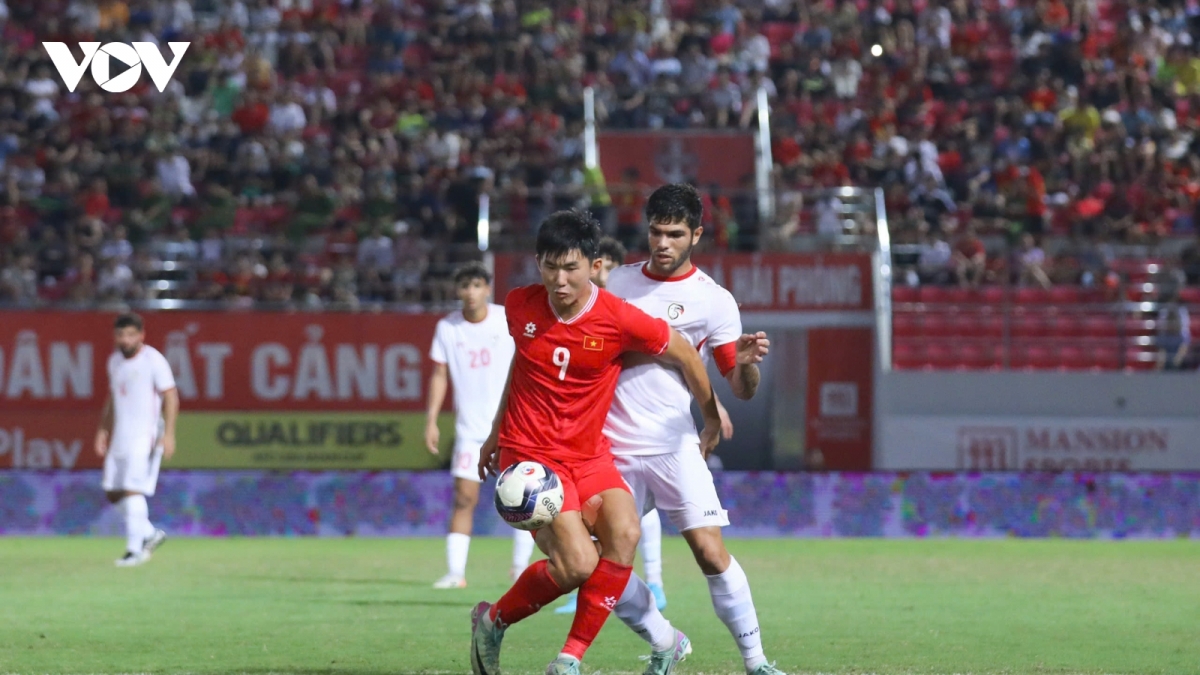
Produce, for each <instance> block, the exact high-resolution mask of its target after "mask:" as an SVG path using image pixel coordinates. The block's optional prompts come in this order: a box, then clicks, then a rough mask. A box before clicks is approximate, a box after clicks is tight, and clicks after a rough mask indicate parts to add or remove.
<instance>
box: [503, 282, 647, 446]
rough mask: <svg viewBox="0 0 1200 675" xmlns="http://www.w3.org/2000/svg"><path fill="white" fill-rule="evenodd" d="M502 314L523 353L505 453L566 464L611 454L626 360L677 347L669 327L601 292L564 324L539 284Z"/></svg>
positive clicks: (508, 302)
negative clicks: (612, 418) (616, 395)
mask: <svg viewBox="0 0 1200 675" xmlns="http://www.w3.org/2000/svg"><path fill="white" fill-rule="evenodd" d="M504 312H505V314H506V316H507V317H508V332H509V333H510V334H512V337H513V341H514V342H516V345H517V352H516V357H515V358H514V359H513V371H512V384H511V385H510V387H509V392H508V409H507V411H506V412H505V415H504V419H503V420H502V421H501V425H500V447H502V448H512V449H514V450H520V451H521V452H523V453H525V454H527V455H535V456H536V455H544V456H545V457H546V458H547V459H549V460H552V461H556V462H560V463H563V464H569V463H571V462H576V461H586V460H588V459H591V458H594V457H597V456H599V455H602V454H604V453H607V452H608V451H609V443H608V438H606V437H605V436H604V433H603V432H604V419H605V418H606V417H607V416H608V409H609V407H610V406H611V405H612V399H613V392H614V391H616V387H617V377H618V376H619V375H620V374H621V355H622V354H624V353H625V352H642V353H645V354H650V355H652V356H658V355H661V354H662V353H663V352H665V351H666V350H667V345H668V343H670V341H671V329H670V327H669V326H668V325H667V322H665V321H663V320H662V319H655V318H653V317H651V316H650V315H648V314H646V313H645V312H643V311H642V310H640V309H638V308H637V307H634V306H633V305H631V304H629V303H627V302H625V301H624V300H622V299H620V298H618V297H617V296H615V295H613V294H611V293H609V292H608V291H605V290H603V289H600V288H598V287H597V286H595V285H592V294H591V297H590V298H589V299H588V300H587V304H586V305H584V308H583V310H582V311H581V312H579V313H578V314H576V315H575V316H574V317H571V318H570V319H568V320H566V321H564V320H562V319H561V318H559V316H558V313H557V312H555V310H554V307H552V306H551V305H550V296H549V294H548V293H547V292H546V288H545V287H544V286H541V285H534V286H525V287H523V288H517V289H515V290H513V291H512V292H510V293H509V294H508V298H506V299H505V301H504Z"/></svg>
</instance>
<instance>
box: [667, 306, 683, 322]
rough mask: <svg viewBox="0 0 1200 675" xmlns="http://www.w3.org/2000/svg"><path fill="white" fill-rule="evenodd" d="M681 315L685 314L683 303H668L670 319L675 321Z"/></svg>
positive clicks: (668, 316)
mask: <svg viewBox="0 0 1200 675" xmlns="http://www.w3.org/2000/svg"><path fill="white" fill-rule="evenodd" d="M681 316H683V305H681V304H679V303H678V302H672V303H671V304H670V305H667V318H668V319H670V320H672V321H674V320H675V319H678V318H679V317H681Z"/></svg>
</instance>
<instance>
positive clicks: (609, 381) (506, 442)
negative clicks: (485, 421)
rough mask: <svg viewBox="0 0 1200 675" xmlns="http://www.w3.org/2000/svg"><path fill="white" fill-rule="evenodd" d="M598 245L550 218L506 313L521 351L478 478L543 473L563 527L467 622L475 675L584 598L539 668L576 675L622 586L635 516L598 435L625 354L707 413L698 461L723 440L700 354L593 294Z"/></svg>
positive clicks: (583, 217) (550, 530)
mask: <svg viewBox="0 0 1200 675" xmlns="http://www.w3.org/2000/svg"><path fill="white" fill-rule="evenodd" d="M599 241H600V227H599V225H598V224H597V223H596V221H595V220H593V219H592V217H591V216H589V215H587V214H585V213H580V212H575V211H559V212H557V213H554V214H553V215H551V216H550V217H549V218H547V219H546V221H545V222H544V223H542V226H541V228H540V229H539V230H538V234H537V259H538V267H539V270H540V272H541V277H542V283H541V284H535V285H532V286H525V287H523V288H518V289H516V290H514V291H512V292H511V293H509V294H508V298H507V299H506V300H505V303H504V304H505V313H506V315H507V318H508V325H509V333H510V334H511V335H512V336H513V339H514V341H515V342H516V347H517V351H516V356H515V357H514V359H513V365H512V368H511V370H510V372H509V380H508V384H507V386H506V388H505V393H504V396H503V397H502V398H501V400H500V407H499V410H498V411H497V414H496V420H495V423H494V425H493V430H492V433H491V435H490V436H489V437H488V440H487V442H486V443H484V446H483V448H482V450H481V451H480V458H479V475H480V477H482V476H484V475H485V473H486V472H489V471H490V472H492V473H495V472H498V471H499V470H500V469H501V468H502V467H508V466H511V465H513V464H515V463H517V462H522V461H533V462H540V463H541V464H543V465H545V466H547V467H549V468H550V469H551V470H552V471H554V472H555V473H556V474H557V475H558V478H559V480H560V482H561V483H562V486H563V496H564V499H563V506H562V511H561V513H560V514H559V515H558V517H556V518H555V519H554V521H553V522H551V523H550V525H549V526H547V527H544V528H542V529H540V530H538V531H537V542H538V546H539V547H540V548H541V549H542V550H543V551H545V552H546V555H547V556H548V557H549V559H548V560H539V561H538V562H535V563H534V564H532V565H530V566H529V567H528V568H527V569H526V570H525V572H524V573H522V574H521V577H520V578H519V579H517V582H516V583H515V584H513V586H512V588H510V589H509V590H508V592H507V593H505V594H504V596H503V597H501V598H500V599H499V600H498V601H497V602H496V604H495V605H491V604H489V603H487V602H481V603H479V604H478V605H477V606H476V607H475V609H474V611H473V612H472V613H471V620H472V635H471V669H472V671H473V672H474V673H475V675H493V674H495V673H499V672H500V644H501V640H502V639H503V637H504V632H505V630H506V629H507V628H508V627H509V626H511V625H512V624H514V623H517V622H518V621H521V620H523V619H525V618H527V617H529V616H531V615H532V614H534V613H535V612H537V611H538V610H539V609H541V608H542V607H544V606H545V605H547V604H549V603H551V602H553V601H554V600H556V599H557V598H559V597H561V596H562V595H563V594H564V593H567V592H569V591H572V590H574V589H576V588H579V607H578V610H577V611H576V612H575V617H574V618H573V620H572V622H571V630H570V633H569V634H568V636H567V641H566V644H565V645H564V646H563V649H562V651H561V652H560V653H559V655H558V657H557V658H556V659H555V660H554V661H552V662H551V663H550V665H549V666H548V667H547V669H546V673H547V674H548V675H577V674H578V673H579V666H580V661H581V660H582V659H583V655H584V653H585V652H586V651H587V649H588V647H590V646H591V644H592V642H593V641H594V640H595V639H596V635H597V634H598V633H599V632H600V629H601V628H602V627H603V626H604V622H605V621H606V620H607V619H608V615H609V614H610V613H611V612H612V608H613V606H614V605H615V604H616V602H617V598H619V597H620V596H621V593H622V592H623V591H624V589H625V587H626V586H627V585H628V582H629V577H630V574H631V572H632V571H633V568H632V563H633V559H634V556H635V553H636V549H637V541H638V537H639V535H640V528H639V527H638V521H639V520H640V514H638V513H637V510H636V508H635V506H634V501H633V495H632V494H630V491H629V486H628V484H627V483H626V482H625V479H624V478H622V477H621V474H620V472H618V471H617V468H616V465H615V464H614V462H613V455H612V453H611V452H610V451H609V444H608V440H607V439H606V438H605V437H604V434H603V428H604V418H605V416H606V415H607V414H608V408H609V406H610V405H611V404H612V395H613V390H614V388H615V387H616V383H617V377H618V376H619V375H620V370H621V360H622V357H623V356H624V355H626V354H628V353H641V354H647V355H650V356H663V357H665V358H666V359H667V360H668V361H670V362H672V363H674V364H676V365H678V366H679V367H680V368H681V369H682V371H683V376H684V378H685V380H686V381H687V383H688V386H689V388H691V389H692V390H693V392H694V394H695V397H696V400H697V401H698V402H699V403H700V408H701V410H702V411H703V413H704V419H705V422H706V424H705V429H704V433H703V434H702V437H703V438H702V440H701V443H702V444H703V445H704V448H705V451H706V452H707V451H711V449H712V447H714V446H715V445H716V443H717V440H718V439H717V435H718V434H719V433H720V431H719V427H720V420H719V417H718V414H717V409H716V405H715V402H714V401H713V394H712V385H711V384H710V383H709V381H708V374H707V372H706V371H705V369H704V363H703V361H702V360H701V358H700V356H699V354H697V353H696V349H695V348H694V347H692V346H691V344H689V343H688V342H687V340H685V339H684V338H683V337H682V336H681V335H679V334H678V333H676V332H675V331H672V330H671V329H670V328H669V327H668V326H667V324H666V322H665V321H663V320H661V319H652V318H650V317H649V316H648V315H647V314H646V313H645V312H643V311H641V310H639V309H637V308H636V307H634V306H633V305H631V304H629V303H627V302H623V301H621V300H620V299H618V298H616V297H615V296H613V295H612V294H610V293H607V292H605V291H603V290H601V289H599V288H597V287H596V285H595V284H593V283H592V281H591V277H592V275H593V274H594V273H595V272H596V271H597V270H598V269H599V267H600V266H601V264H602V263H601V262H600V258H599V254H598V252H597V248H598V245H599ZM584 505H587V507H588V509H589V513H588V516H587V518H588V520H587V522H586V523H585V520H584V514H583V513H582V511H581V509H582V508H583V506H584ZM593 534H594V535H595V536H596V538H597V539H598V540H599V542H600V551H597V550H596V545H595V544H594V543H593V541H592V535H593ZM656 611H657V610H656ZM660 616H661V615H660Z"/></svg>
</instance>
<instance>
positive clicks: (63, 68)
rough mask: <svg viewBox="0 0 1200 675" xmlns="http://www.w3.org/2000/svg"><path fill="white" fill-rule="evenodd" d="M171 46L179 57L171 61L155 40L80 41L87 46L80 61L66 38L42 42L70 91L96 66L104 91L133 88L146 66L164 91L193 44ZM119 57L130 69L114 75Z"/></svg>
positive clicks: (98, 79)
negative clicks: (102, 43) (65, 40)
mask: <svg viewBox="0 0 1200 675" xmlns="http://www.w3.org/2000/svg"><path fill="white" fill-rule="evenodd" d="M167 44H168V45H169V46H170V47H171V52H172V53H173V54H174V55H175V58H174V60H173V61H171V62H170V63H167V61H166V59H164V58H163V55H162V53H161V52H159V50H158V45H156V44H154V43H153V42H134V43H132V44H126V43H124V42H106V43H105V44H104V45H101V44H100V43H99V42H80V43H79V48H80V49H81V50H83V61H76V60H75V56H74V55H73V54H71V48H70V47H68V46H67V45H66V43H64V42H43V43H42V46H43V47H45V48H46V53H47V54H49V55H50V60H51V61H52V62H54V67H55V69H57V70H58V74H59V76H61V77H62V79H63V84H66V85H67V90H68V91H72V92H73V91H75V87H77V86H79V80H80V79H81V78H83V71H85V70H87V69H88V66H91V68H92V79H93V80H95V81H96V84H98V85H100V88H101V89H103V90H104V91H107V92H110V93H113V94H119V93H122V92H126V91H129V90H130V89H132V88H133V86H134V85H136V84H137V82H138V79H140V78H141V76H142V67H143V66H144V67H145V68H146V72H148V73H150V79H151V80H153V81H154V86H156V87H158V90H159V91H160V92H161V91H163V90H164V89H166V88H167V83H168V82H170V81H171V76H172V75H174V74H175V69H176V68H178V67H179V62H180V61H181V60H183V54H184V52H186V51H187V49H188V47H190V46H191V44H192V43H190V42H168V43H167ZM114 60H116V61H118V62H120V63H122V64H124V65H125V66H128V69H127V70H125V71H124V72H122V73H120V74H118V75H116V76H111V75H110V73H111V72H112V71H113V70H114V68H113V67H112V62H113V61H114Z"/></svg>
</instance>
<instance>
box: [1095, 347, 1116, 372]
mask: <svg viewBox="0 0 1200 675" xmlns="http://www.w3.org/2000/svg"><path fill="white" fill-rule="evenodd" d="M1092 366H1093V367H1095V368H1098V369H1100V370H1120V368H1121V352H1119V351H1117V348H1116V347H1097V348H1096V349H1093V350H1092Z"/></svg>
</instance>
